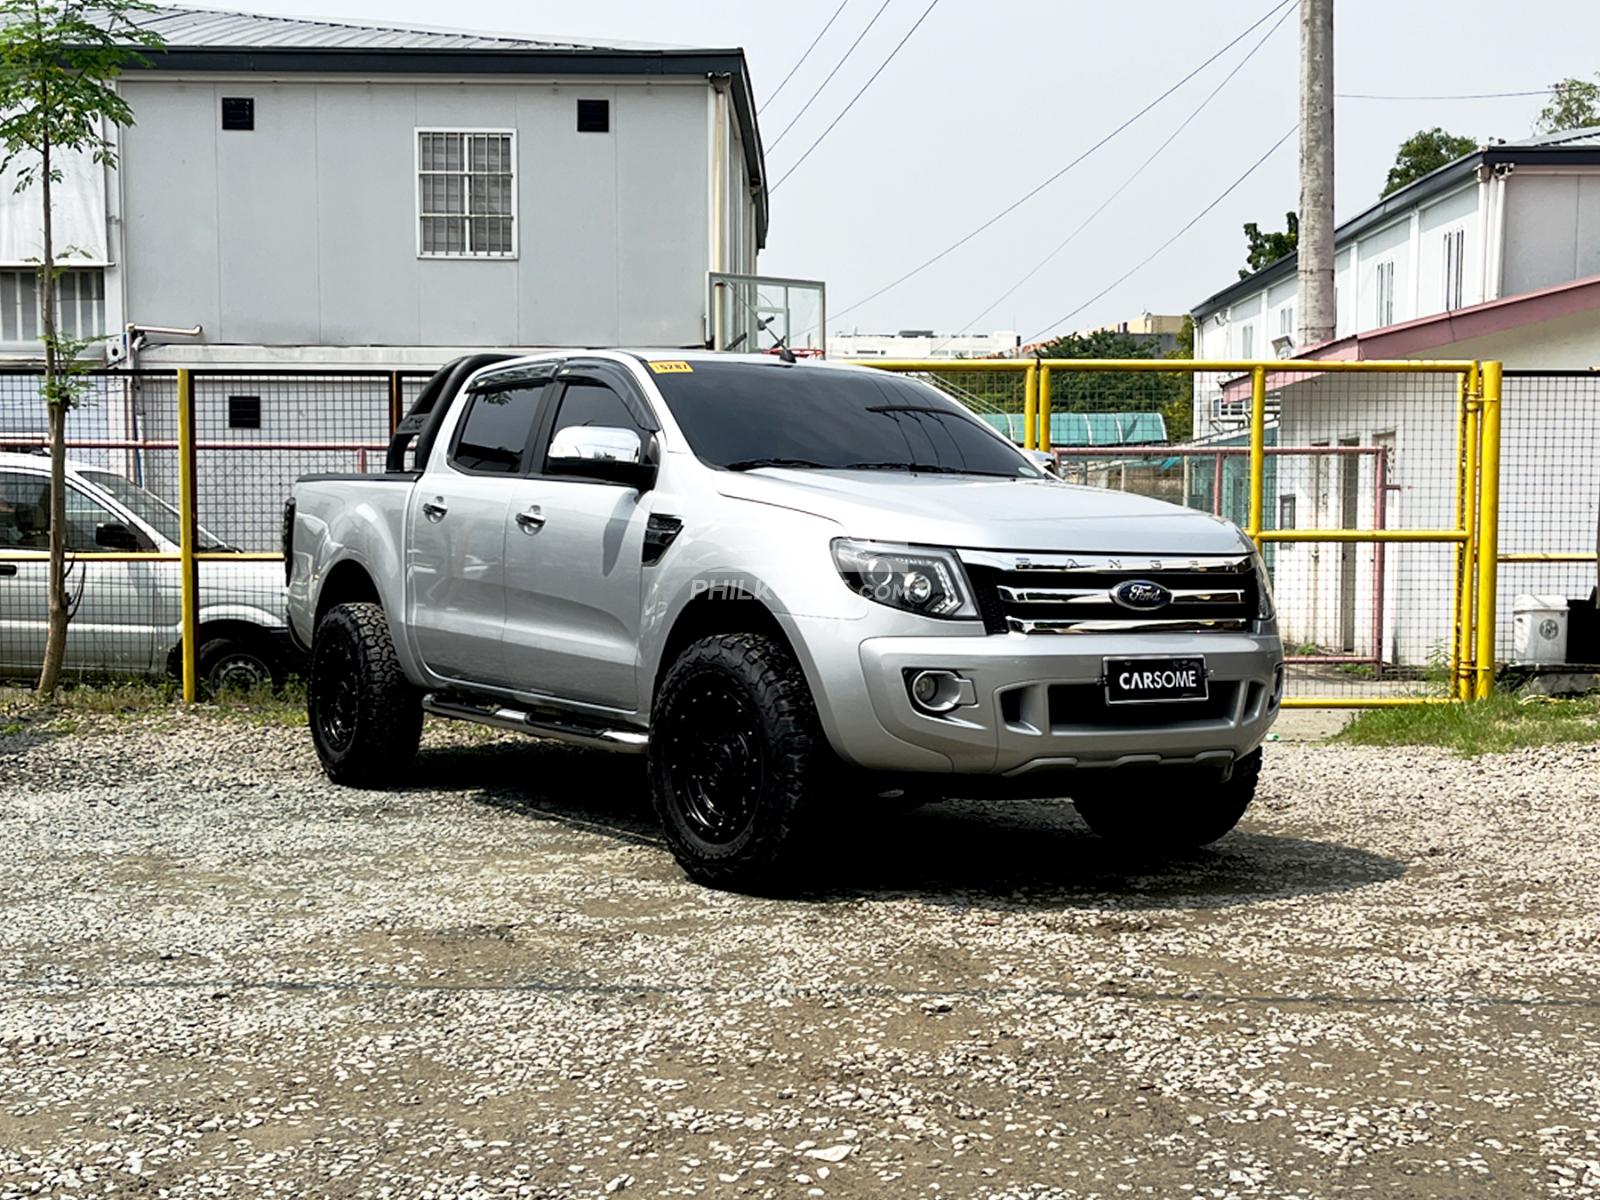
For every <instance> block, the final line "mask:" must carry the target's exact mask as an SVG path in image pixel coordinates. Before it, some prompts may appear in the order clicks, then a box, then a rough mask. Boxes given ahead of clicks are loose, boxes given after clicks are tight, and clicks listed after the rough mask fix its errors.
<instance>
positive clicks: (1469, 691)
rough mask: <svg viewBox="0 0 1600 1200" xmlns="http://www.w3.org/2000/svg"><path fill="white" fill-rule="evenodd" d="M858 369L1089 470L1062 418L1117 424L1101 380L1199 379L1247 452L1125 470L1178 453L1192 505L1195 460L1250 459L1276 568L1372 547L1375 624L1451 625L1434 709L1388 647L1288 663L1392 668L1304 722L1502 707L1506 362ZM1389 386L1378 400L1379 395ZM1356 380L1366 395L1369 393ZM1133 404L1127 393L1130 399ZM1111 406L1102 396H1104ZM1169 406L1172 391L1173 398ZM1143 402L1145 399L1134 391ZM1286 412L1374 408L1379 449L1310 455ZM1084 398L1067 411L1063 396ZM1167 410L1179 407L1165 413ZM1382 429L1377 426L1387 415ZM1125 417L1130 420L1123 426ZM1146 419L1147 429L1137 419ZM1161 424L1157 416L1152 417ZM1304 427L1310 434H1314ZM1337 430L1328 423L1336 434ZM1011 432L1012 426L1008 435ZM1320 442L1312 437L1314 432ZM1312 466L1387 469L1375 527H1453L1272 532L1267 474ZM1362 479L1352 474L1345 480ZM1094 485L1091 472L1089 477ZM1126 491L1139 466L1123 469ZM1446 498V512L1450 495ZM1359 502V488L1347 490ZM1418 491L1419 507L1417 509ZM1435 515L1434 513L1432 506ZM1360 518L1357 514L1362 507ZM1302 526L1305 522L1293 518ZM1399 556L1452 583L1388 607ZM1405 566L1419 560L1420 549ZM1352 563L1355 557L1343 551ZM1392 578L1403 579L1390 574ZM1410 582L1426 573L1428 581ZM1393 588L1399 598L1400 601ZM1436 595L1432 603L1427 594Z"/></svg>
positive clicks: (1257, 532)
mask: <svg viewBox="0 0 1600 1200" xmlns="http://www.w3.org/2000/svg"><path fill="white" fill-rule="evenodd" d="M859 365H862V366H870V367H876V368H878V369H881V370H888V371H895V372H899V373H904V374H910V375H917V376H921V377H923V378H925V379H927V380H928V381H930V382H932V383H934V384H935V385H936V386H940V387H942V388H943V390H946V391H947V392H949V393H950V394H952V395H955V396H956V397H957V398H959V399H962V400H964V401H966V402H967V403H969V405H970V406H972V407H974V408H976V409H977V410H978V411H979V412H980V414H982V413H984V412H985V410H986V409H992V410H993V412H992V413H991V414H990V415H991V417H992V420H991V423H995V424H997V425H998V424H1000V421H999V417H1001V416H1003V415H1005V413H1004V410H1005V409H1006V408H1007V407H1008V406H1010V407H1015V406H1016V405H1018V404H1020V407H1021V409H1022V412H1021V417H1022V430H1021V432H1022V442H1023V444H1024V446H1025V447H1027V448H1029V449H1038V450H1046V451H1054V452H1056V453H1057V454H1058V455H1059V456H1062V457H1063V458H1076V457H1078V456H1082V457H1083V458H1084V460H1085V462H1086V463H1087V462H1089V461H1096V459H1094V458H1092V457H1091V456H1099V457H1100V458H1103V457H1105V455H1106V454H1107V451H1106V450H1105V448H1104V447H1099V446H1091V447H1085V448H1076V449H1074V448H1068V447H1063V446H1062V445H1060V444H1059V443H1058V442H1057V443H1056V444H1053V442H1054V441H1056V440H1055V439H1053V438H1052V428H1053V426H1054V425H1056V424H1057V421H1056V418H1059V417H1060V416H1062V409H1063V408H1070V409H1071V411H1072V412H1073V413H1076V414H1079V415H1081V416H1082V417H1083V418H1084V420H1085V421H1086V422H1087V421H1088V419H1089V418H1090V417H1092V416H1094V415H1096V414H1100V415H1105V414H1106V411H1107V410H1106V406H1107V405H1110V404H1114V403H1115V401H1114V400H1109V399H1105V398H1103V396H1102V395H1101V394H1100V393H1098V392H1097V389H1096V387H1095V383H1096V381H1104V380H1112V379H1115V380H1118V381H1120V382H1121V383H1122V384H1123V385H1126V384H1127V382H1128V381H1129V380H1130V379H1132V378H1136V377H1153V376H1165V377H1169V378H1170V377H1173V376H1187V377H1188V378H1189V380H1190V391H1191V392H1193V394H1194V396H1195V411H1196V412H1197V413H1198V412H1200V411H1201V408H1202V400H1201V392H1202V391H1203V390H1205V388H1204V387H1196V386H1194V384H1195V383H1196V382H1205V383H1206V386H1208V387H1210V388H1211V389H1212V390H1213V391H1215V392H1217V393H1218V394H1219V395H1221V396H1223V397H1227V396H1228V395H1232V396H1235V397H1237V399H1236V401H1234V403H1235V406H1236V409H1237V416H1238V418H1239V419H1238V423H1237V433H1238V438H1237V439H1235V440H1242V441H1243V443H1244V445H1243V446H1239V447H1234V446H1230V445H1227V444H1225V442H1226V438H1225V437H1219V436H1217V435H1216V434H1215V433H1214V432H1213V431H1207V435H1206V436H1205V437H1202V438H1199V439H1191V440H1186V441H1183V442H1182V443H1181V444H1174V443H1173V442H1170V441H1164V442H1162V443H1161V444H1157V445H1143V446H1134V447H1130V448H1128V449H1127V451H1126V453H1125V454H1124V459H1125V462H1126V460H1127V459H1130V458H1131V459H1134V460H1136V461H1137V460H1139V459H1140V455H1143V456H1144V457H1143V460H1142V461H1144V462H1149V461H1150V460H1152V459H1155V458H1160V457H1161V456H1162V454H1163V453H1169V454H1170V456H1171V457H1173V458H1179V459H1182V460H1183V461H1184V462H1185V472H1184V479H1185V483H1184V485H1183V488H1184V492H1183V495H1184V499H1185V502H1188V501H1189V499H1190V492H1189V488H1188V483H1187V480H1188V479H1189V471H1188V466H1187V464H1188V461H1189V459H1190V458H1192V457H1194V456H1205V455H1210V456H1212V457H1213V458H1214V459H1215V462H1216V479H1217V480H1218V481H1219V484H1220V481H1221V480H1222V478H1223V466H1224V458H1225V456H1227V455H1228V454H1229V453H1230V451H1232V452H1235V453H1240V454H1241V455H1246V454H1247V456H1248V467H1249V471H1248V504H1247V507H1246V508H1245V511H1244V512H1243V513H1241V514H1240V515H1241V517H1242V518H1243V519H1241V520H1240V522H1239V523H1240V524H1241V526H1242V527H1243V529H1244V532H1245V533H1246V534H1247V535H1248V536H1249V537H1250V538H1251V539H1252V540H1253V541H1254V542H1255V543H1256V544H1257V546H1259V547H1261V548H1262V549H1263V551H1264V552H1266V553H1268V554H1269V555H1270V554H1272V553H1273V549H1272V548H1274V547H1277V548H1283V547H1291V546H1311V547H1338V548H1342V547H1355V546H1367V547H1370V551H1369V552H1370V555H1371V568H1370V570H1369V572H1368V573H1369V575H1370V576H1371V577H1372V582H1371V584H1370V585H1369V586H1368V587H1367V589H1366V590H1368V591H1370V592H1371V593H1372V599H1371V605H1372V608H1373V612H1374V614H1375V616H1374V625H1375V627H1377V628H1379V629H1381V616H1382V612H1383V609H1384V605H1385V604H1386V603H1388V604H1389V605H1390V606H1391V607H1393V606H1395V605H1396V604H1400V605H1401V606H1404V605H1406V604H1409V603H1412V602H1415V601H1419V600H1420V601H1421V602H1423V603H1426V604H1430V605H1434V606H1436V607H1437V608H1439V609H1440V610H1445V609H1446V606H1448V607H1447V611H1441V612H1439V613H1438V614H1437V616H1438V619H1439V621H1440V622H1441V623H1442V624H1443V625H1445V626H1446V627H1447V628H1448V637H1447V638H1443V639H1440V643H1441V644H1440V645H1439V647H1438V650H1437V658H1438V662H1437V664H1436V669H1435V678H1433V679H1432V680H1431V682H1432V683H1433V684H1434V685H1435V687H1434V693H1435V694H1426V693H1427V690H1428V688H1427V683H1428V682H1430V681H1429V680H1425V679H1422V678H1414V679H1411V680H1409V681H1408V680H1407V679H1406V677H1405V672H1404V670H1403V669H1400V670H1397V669H1396V667H1395V666H1394V665H1393V664H1392V663H1386V661H1385V654H1384V647H1383V644H1382V635H1381V633H1379V634H1375V637H1376V638H1377V639H1378V640H1377V642H1376V644H1374V645H1372V646H1371V647H1370V650H1369V651H1368V652H1367V654H1366V655H1365V656H1364V657H1362V658H1361V659H1360V661H1355V660H1356V659H1357V657H1358V656H1355V655H1342V656H1341V655H1337V654H1335V655H1323V656H1320V657H1319V656H1317V655H1303V656H1296V655H1291V658H1290V661H1291V662H1296V661H1299V662H1302V663H1308V664H1315V663H1328V664H1336V665H1337V667H1338V668H1343V669H1361V670H1367V671H1369V672H1370V673H1373V674H1376V672H1377V671H1378V670H1383V669H1386V670H1387V671H1388V672H1389V674H1390V677H1391V679H1394V680H1395V681H1394V682H1390V683H1388V684H1387V685H1386V687H1387V690H1386V691H1384V690H1379V686H1380V685H1378V684H1369V685H1368V686H1367V687H1366V688H1365V689H1364V690H1363V691H1362V692H1361V693H1360V694H1337V690H1336V689H1334V688H1329V689H1328V690H1326V691H1325V692H1321V693H1319V692H1318V691H1316V690H1315V687H1314V686H1313V687H1312V690H1310V691H1307V692H1305V693H1303V694H1299V695H1291V696H1289V697H1288V698H1287V699H1286V700H1285V706H1286V707H1297V708H1383V707H1399V706H1408V705H1421V704H1441V703H1442V704H1453V703H1461V702H1465V701H1469V700H1472V699H1477V698H1482V697H1485V696H1487V695H1489V693H1490V692H1491V690H1492V689H1493V686H1494V673H1495V622H1496V611H1495V609H1496V586H1497V579H1496V570H1497V564H1498V562H1499V561H1500V556H1499V554H1498V553H1497V547H1498V538H1499V533H1498V523H1499V494H1500V390H1501V365H1500V364H1499V363H1497V362H1483V363H1480V362H1475V361H1464V360H1463V361H1437V360H1434V361H1423V360H1418V361H1409V360H1408V361H1396V362H1322V361H1310V360H1307V361H1297V360H1292V359H1274V360H1269V361H1259V360H1176V359H1116V360H1112V359H1094V360H1091V359H1044V358H1032V359H990V360H975V359H974V360H950V359H940V360H881V359H879V360H873V359H864V360H861V361H860V363H859ZM988 377H998V378H999V379H1001V380H1004V381H1006V382H1005V383H1004V384H1003V385H997V386H987V385H986V384H985V383H984V380H985V379H986V378H988ZM1377 380H1387V381H1388V382H1386V383H1385V384H1383V385H1382V387H1381V389H1379V388H1378V387H1375V381H1377ZM1330 381H1331V384H1337V383H1340V382H1343V383H1346V384H1351V383H1356V386H1346V387H1344V388H1343V389H1340V388H1338V387H1337V386H1331V385H1330ZM1357 381H1359V382H1357ZM1437 384H1443V385H1445V386H1446V387H1448V389H1449V397H1450V402H1449V405H1448V407H1449V409H1450V410H1453V415H1454V422H1453V441H1452V430H1451V429H1450V428H1448V427H1447V421H1446V418H1445V416H1444V413H1445V405H1443V404H1441V403H1439V402H1438V401H1439V397H1440V395H1441V391H1440V388H1439V387H1438V386H1435V385H1437ZM1121 390H1122V392H1123V393H1124V395H1125V394H1126V393H1127V391H1128V388H1127V387H1126V386H1123V387H1122V389H1121ZM1102 391H1104V389H1102ZM1169 391H1170V389H1169ZM1136 394H1137V390H1136ZM1274 394H1276V395H1277V397H1278V401H1277V402H1278V403H1279V404H1280V405H1281V404H1282V403H1283V398H1284V397H1287V396H1290V395H1293V394H1298V395H1299V399H1298V400H1296V401H1295V403H1296V406H1297V411H1300V410H1304V411H1307V412H1311V411H1317V408H1316V406H1317V405H1320V406H1321V409H1322V410H1337V409H1338V408H1339V406H1340V404H1341V402H1345V403H1346V407H1347V408H1351V409H1355V408H1362V409H1363V410H1364V411H1365V413H1366V414H1367V415H1366V416H1365V417H1363V418H1358V423H1359V421H1361V420H1364V421H1365V423H1366V426H1367V427H1368V428H1369V430H1370V428H1381V429H1382V430H1383V432H1382V433H1381V434H1380V435H1379V437H1378V438H1372V437H1353V438H1337V437H1334V436H1328V435H1327V434H1326V433H1324V435H1323V436H1322V438H1321V440H1318V441H1316V442H1310V441H1308V442H1306V443H1305V444H1284V443H1283V442H1282V441H1281V440H1278V441H1277V444H1275V445H1269V441H1272V440H1274V439H1273V438H1272V437H1269V435H1279V437H1280V438H1281V435H1282V434H1283V433H1284V432H1285V430H1286V429H1288V427H1289V422H1288V421H1287V420H1285V419H1284V414H1286V413H1287V412H1288V411H1289V410H1288V409H1286V408H1281V407H1280V408H1279V409H1278V410H1277V411H1276V412H1274V408H1273V397H1274ZM1065 395H1070V397H1071V399H1070V400H1068V401H1066V402H1065V403H1063V401H1062V399H1061V398H1062V397H1063V396H1065ZM1147 399H1148V401H1149V403H1148V404H1147V407H1153V406H1154V405H1155V404H1156V403H1157V402H1158V399H1159V398H1157V397H1154V395H1153V393H1151V394H1150V395H1149V396H1148V397H1147ZM1166 402H1167V403H1168V404H1169V406H1170V404H1171V401H1170V399H1168V400H1167V401H1166ZM1424 412H1426V413H1428V414H1431V415H1432V419H1431V420H1422V419H1420V414H1422V413H1424ZM1374 414H1376V415H1374ZM1121 415H1122V416H1127V415H1128V414H1121ZM1135 415H1139V414H1135ZM1146 415H1148V414H1146ZM1302 423H1303V422H1302ZM1323 423H1324V424H1326V422H1323ZM1006 426H1007V428H1010V425H1009V421H1007V422H1006ZM1307 427H1308V428H1309V427H1310V426H1307ZM1402 435H1403V440H1404V443H1405V444H1404V446H1403V449H1404V453H1405V457H1406V461H1407V463H1408V465H1409V466H1410V467H1411V470H1412V473H1413V478H1414V479H1415V480H1416V482H1411V483H1395V482H1391V481H1389V480H1387V479H1385V477H1384V474H1383V472H1384V471H1386V470H1387V469H1389V468H1390V467H1391V466H1392V463H1393V461H1394V460H1395V457H1396V453H1397V451H1398V450H1400V449H1401V445H1400V443H1399V442H1397V441H1395V439H1400V438H1402ZM1383 438H1388V439H1390V440H1391V442H1394V444H1391V445H1370V446H1369V445H1366V444H1365V443H1367V442H1369V441H1381V440H1382V439H1383ZM1297 455H1298V456H1302V457H1303V458H1306V459H1311V460H1313V461H1314V460H1315V459H1316V458H1317V457H1323V458H1326V457H1327V456H1333V455H1339V456H1341V461H1340V465H1339V467H1338V468H1337V470H1338V473H1339V475H1340V477H1341V478H1342V479H1346V480H1354V479H1355V478H1356V471H1357V470H1358V469H1359V464H1360V459H1359V456H1369V457H1372V458H1374V459H1375V460H1376V462H1377V464H1378V478H1377V480H1376V497H1375V499H1374V500H1373V501H1372V502H1371V503H1370V504H1368V505H1367V507H1368V509H1369V515H1372V514H1376V515H1377V516H1378V517H1379V519H1380V521H1381V519H1382V517H1383V515H1384V514H1385V512H1386V508H1387V506H1390V505H1393V504H1394V503H1396V502H1397V501H1398V502H1400V503H1402V504H1404V503H1405V502H1407V501H1409V502H1410V504H1411V507H1413V508H1415V509H1418V510H1422V511H1429V510H1432V511H1436V512H1437V513H1438V514H1442V516H1441V518H1440V519H1439V520H1437V521H1434V522H1432V523H1429V524H1426V525H1418V526H1414V527H1399V528H1397V527H1389V526H1387V525H1384V524H1381V523H1378V522H1373V523H1362V522H1361V521H1359V520H1354V521H1350V522H1347V523H1341V524H1340V525H1339V526H1337V527H1328V526H1320V527H1318V526H1314V527H1311V528H1286V527H1275V526H1276V525H1279V524H1281V523H1280V522H1274V521H1271V520H1269V519H1268V518H1269V510H1268V508H1267V495H1266V491H1267V487H1266V484H1267V479H1268V475H1269V469H1270V468H1269V461H1271V458H1272V457H1276V458H1277V462H1278V463H1279V464H1283V463H1285V462H1288V461H1291V460H1292V459H1293V458H1294V456H1297ZM1346 464H1349V465H1346ZM1088 475H1089V470H1088V468H1087V466H1085V468H1084V476H1085V478H1087V477H1088ZM1124 476H1126V466H1125V465H1124ZM1425 480H1433V481H1434V484H1433V486H1434V488H1435V490H1436V491H1438V492H1439V495H1437V496H1429V495H1427V494H1426V493H1427V490H1428V486H1429V485H1428V484H1427V483H1426V482H1424V481H1425ZM1446 488H1448V489H1449V491H1450V495H1449V497H1448V502H1447V503H1446V497H1445V496H1444V495H1443V491H1444V489H1446ZM1351 490H1353V485H1352V487H1350V488H1346V491H1347V492H1348V491H1351ZM1408 492H1409V494H1408ZM1286 497H1292V489H1286V490H1285V493H1284V495H1280V504H1282V503H1284V500H1285V498H1286ZM1213 499H1214V502H1215V504H1216V507H1215V510H1214V511H1217V512H1219V513H1220V512H1222V511H1223V507H1222V504H1221V497H1220V496H1216V495H1215V494H1213ZM1430 501H1437V503H1430ZM1357 510H1359V505H1358V506H1357ZM1289 511H1292V509H1290V510H1289ZM1401 547H1407V548H1422V547H1436V548H1438V551H1439V552H1447V553H1448V554H1449V556H1450V559H1451V565H1450V571H1449V579H1448V583H1447V585H1445V586H1442V587H1439V588H1433V589H1422V588H1420V587H1419V588H1417V589H1416V591H1415V592H1414V593H1411V594H1405V593H1402V594H1400V595H1398V596H1396V595H1391V596H1389V597H1387V598H1386V597H1385V596H1384V595H1383V579H1384V570H1385V565H1386V556H1389V555H1397V554H1399V553H1401V549H1400V548H1401ZM1406 552H1416V551H1414V550H1408V551H1406ZM1343 553H1346V554H1348V553H1350V552H1348V551H1345V552H1343ZM1391 569H1392V567H1391ZM1275 574H1276V575H1277V576H1278V579H1277V587H1278V592H1279V609H1280V614H1281V613H1282V611H1283V610H1284V608H1285V601H1286V600H1287V601H1288V602H1289V604H1290V605H1291V606H1293V604H1294V603H1295V602H1296V600H1297V598H1296V597H1295V596H1293V595H1292V594H1291V595H1289V596H1285V594H1284V587H1285V584H1284V582H1283V576H1284V574H1285V572H1281V571H1279V572H1275ZM1412 574H1413V575H1420V574H1422V571H1421V570H1420V569H1419V570H1415V571H1413V572H1412ZM1393 590H1394V589H1393V588H1392V587H1391V592H1392V591H1393ZM1424 591H1426V593H1427V594H1426V595H1424V594H1423V593H1424Z"/></svg>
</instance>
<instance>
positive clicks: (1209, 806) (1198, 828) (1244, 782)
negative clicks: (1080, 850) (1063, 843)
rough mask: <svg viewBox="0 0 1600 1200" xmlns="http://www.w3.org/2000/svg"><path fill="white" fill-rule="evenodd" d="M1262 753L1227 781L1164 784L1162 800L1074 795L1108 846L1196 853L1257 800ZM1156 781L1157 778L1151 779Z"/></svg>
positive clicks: (1111, 792)
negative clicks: (1196, 849)
mask: <svg viewBox="0 0 1600 1200" xmlns="http://www.w3.org/2000/svg"><path fill="white" fill-rule="evenodd" d="M1260 777H1261V751H1260V750H1256V751H1255V752H1254V753H1253V754H1247V755H1245V757H1243V758H1241V759H1240V760H1239V761H1238V762H1236V763H1234V764H1233V771H1232V773H1231V774H1229V776H1228V777H1227V778H1226V779H1220V778H1215V777H1213V778H1212V779H1210V780H1206V781H1204V782H1194V783H1191V782H1189V781H1187V780H1186V781H1183V782H1179V781H1176V780H1173V781H1171V782H1170V783H1168V782H1166V781H1162V783H1161V784H1160V787H1161V792H1160V794H1159V795H1150V794H1145V795H1140V794H1139V793H1138V791H1136V790H1135V789H1132V788H1128V787H1125V786H1124V787H1120V788H1106V789H1105V790H1103V791H1102V790H1099V789H1097V790H1096V791H1095V792H1093V793H1090V794H1086V795H1075V796H1074V797H1073V803H1074V805H1076V807H1077V809H1078V815H1079V816H1081V817H1082V818H1083V819H1084V821H1085V823H1087V824H1088V826H1089V828H1090V829H1092V830H1094V831H1095V832H1096V833H1097V834H1099V835H1100V836H1101V837H1103V838H1106V839H1107V840H1109V841H1115V842H1121V843H1125V844H1127V845H1129V846H1134V847H1138V848H1141V849H1149V850H1193V849H1194V848H1196V847H1197V846H1207V845H1210V844H1211V843H1212V842H1214V841H1216V840H1217V839H1218V838H1220V837H1222V836H1223V835H1224V834H1226V833H1228V832H1229V831H1230V830H1231V829H1232V828H1233V827H1234V826H1235V825H1237V824H1238V823H1239V819H1240V818H1241V817H1243V816H1244V814H1245V810H1246V809H1247V808H1249V807H1250V801H1251V800H1253V799H1255V794H1256V781H1257V780H1258V779H1259V778H1260ZM1150 778H1151V780H1152V782H1154V781H1155V779H1156V778H1157V776H1155V775H1152V776H1150Z"/></svg>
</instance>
